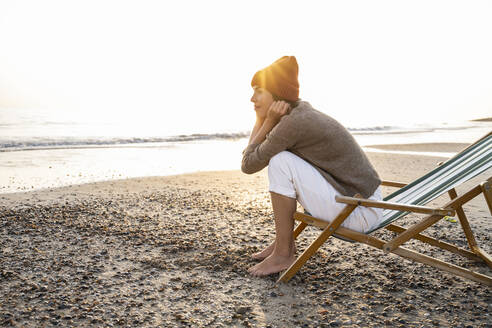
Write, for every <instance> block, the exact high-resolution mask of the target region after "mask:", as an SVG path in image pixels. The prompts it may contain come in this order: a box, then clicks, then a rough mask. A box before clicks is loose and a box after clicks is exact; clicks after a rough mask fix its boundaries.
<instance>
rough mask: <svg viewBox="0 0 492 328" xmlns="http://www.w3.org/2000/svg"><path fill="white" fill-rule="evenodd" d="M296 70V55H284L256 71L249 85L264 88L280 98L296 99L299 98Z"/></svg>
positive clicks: (297, 68)
mask: <svg viewBox="0 0 492 328" xmlns="http://www.w3.org/2000/svg"><path fill="white" fill-rule="evenodd" d="M298 71H299V67H298V66H297V60H296V57H294V56H284V57H282V58H280V59H277V60H276V61H275V62H274V63H273V64H271V65H270V66H268V67H265V68H264V69H262V70H259V71H258V72H256V74H255V75H254V76H253V80H251V86H252V87H254V86H257V87H260V88H264V89H266V90H268V92H270V93H271V94H274V95H275V96H277V97H279V98H281V99H285V100H289V101H296V100H298V99H299V81H298V80H297V73H298Z"/></svg>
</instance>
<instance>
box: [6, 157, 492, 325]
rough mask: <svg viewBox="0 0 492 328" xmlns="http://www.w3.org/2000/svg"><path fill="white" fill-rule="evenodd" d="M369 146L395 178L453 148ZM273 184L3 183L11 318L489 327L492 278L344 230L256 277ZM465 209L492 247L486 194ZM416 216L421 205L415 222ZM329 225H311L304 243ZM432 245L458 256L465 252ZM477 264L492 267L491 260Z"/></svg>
mask: <svg viewBox="0 0 492 328" xmlns="http://www.w3.org/2000/svg"><path fill="white" fill-rule="evenodd" d="M368 156H369V157H370V160H371V162H372V163H373V164H374V166H375V167H376V169H377V170H378V172H379V173H380V175H381V177H382V178H384V179H387V180H393V181H401V182H410V181H412V180H413V179H415V178H417V177H418V176H420V175H422V174H424V173H425V172H427V171H428V170H429V169H431V168H433V167H435V165H436V164H437V162H439V161H441V160H442V158H441V157H430V156H414V155H393V154H385V153H368ZM486 175H487V174H485V176H486ZM483 177H484V175H482V176H479V177H477V178H475V179H473V180H472V181H470V183H467V185H470V184H476V183H478V182H480V181H481V180H483ZM267 187H268V180H267V174H266V170H262V171H261V172H258V173H256V174H253V175H245V174H242V173H241V172H240V171H237V170H235V171H215V172H196V173H191V174H184V175H175V176H165V177H145V178H132V179H126V180H113V181H106V182H96V183H91V184H82V185H76V186H69V187H61V188H51V189H48V190H42V191H34V192H27V193H16V194H3V195H0V204H1V205H0V213H1V215H0V220H1V222H2V225H1V226H2V227H3V228H2V229H1V230H0V240H2V252H1V253H0V264H1V267H2V270H1V272H0V280H1V282H2V283H1V284H0V294H1V295H2V299H1V302H0V311H1V312H2V314H3V317H2V318H0V320H2V321H0V322H1V323H2V324H3V325H13V326H15V325H20V326H25V327H38V326H43V325H48V326H50V325H62V326H65V325H66V326H98V325H121V326H133V327H154V326H163V327H175V326H198V327H202V326H203V327H206V326H211V327H212V326H213V327H230V326H237V327H243V326H245V327H272V328H276V327H299V326H306V327H332V326H344V327H359V326H365V327H381V326H384V325H390V326H411V327H413V326H436V325H437V326H455V327H456V326H463V327H465V326H474V327H488V325H490V320H491V317H490V313H491V310H492V305H491V304H492V291H491V290H490V289H489V288H486V287H484V286H482V285H479V284H478V283H475V282H472V281H468V280H465V279H462V278H459V277H454V276H452V275H450V274H448V273H443V272H441V271H438V270H436V269H434V268H431V267H428V266H424V265H419V264H415V263H413V262H408V261H405V260H403V259H401V258H397V257H394V256H392V255H385V254H384V253H382V252H379V251H377V250H374V249H369V248H367V247H365V246H361V245H359V246H357V247H356V245H352V244H348V243H344V242H341V241H339V240H336V239H334V240H331V241H330V242H328V243H327V244H325V245H324V246H323V247H322V248H321V250H320V251H319V252H318V253H317V255H315V256H314V257H313V258H312V259H310V260H309V262H308V263H307V264H306V266H305V267H304V268H303V269H302V270H301V271H300V272H299V273H298V274H297V275H296V276H295V277H294V278H293V279H292V280H291V281H290V282H289V283H288V284H280V285H277V284H276V283H275V280H276V278H277V275H272V276H269V277H266V278H254V277H251V276H249V275H248V274H247V268H248V267H250V266H252V265H253V264H254V263H255V261H253V260H251V259H250V257H249V256H250V255H251V254H252V253H253V252H256V251H258V250H260V249H261V248H263V247H265V246H266V245H267V244H268V243H269V242H271V240H272V239H273V237H274V226H273V222H272V211H271V206H270V201H269V194H268V191H267V190H268V189H267ZM391 191H392V189H391V188H386V187H385V188H384V189H383V193H384V194H386V193H388V192H391ZM461 191H462V189H458V193H460V192H461ZM465 210H466V211H467V215H468V217H469V219H470V223H471V224H472V226H473V227H474V228H477V227H478V229H477V230H476V232H477V235H476V238H477V241H478V243H479V244H480V246H482V247H483V248H484V250H485V251H488V252H489V253H490V252H491V247H492V245H491V244H490V241H489V240H490V236H491V235H492V222H490V213H489V212H488V208H487V205H486V203H485V202H484V200H483V199H481V198H478V197H477V199H474V200H473V201H472V202H471V203H470V206H468V207H466V208H465ZM415 220H417V217H413V216H412V217H410V216H409V218H408V221H406V222H415ZM402 223H403V222H402ZM318 233H319V232H318V231H317V230H314V229H307V231H306V232H305V233H303V236H302V238H300V239H299V241H298V249H299V250H300V251H301V250H302V249H304V248H305V247H306V246H307V245H308V244H309V243H310V242H311V241H312V240H313V238H314V236H315V235H317V234H318ZM429 233H430V234H431V235H433V234H435V235H438V236H442V235H443V234H444V236H445V239H448V240H452V241H458V242H459V243H460V244H462V245H463V247H466V241H465V240H464V237H463V236H462V234H460V229H459V226H458V224H456V223H450V222H448V221H442V222H439V223H438V224H437V225H436V226H435V227H433V228H432V229H430V231H429ZM417 248H419V249H421V246H417ZM423 248H424V250H425V252H429V254H433V255H436V256H438V257H440V258H443V259H444V260H447V261H451V262H453V261H456V260H457V259H458V258H457V256H453V255H448V254H441V252H440V251H438V252H437V253H434V252H435V251H434V250H433V249H431V248H428V247H427V246H423ZM298 255H299V253H298ZM459 261H461V259H459ZM467 263H468V262H467ZM469 267H470V268H473V269H474V270H478V271H481V272H484V273H487V274H490V269H488V268H487V267H486V266H485V265H483V264H480V263H474V262H471V263H470V264H469Z"/></svg>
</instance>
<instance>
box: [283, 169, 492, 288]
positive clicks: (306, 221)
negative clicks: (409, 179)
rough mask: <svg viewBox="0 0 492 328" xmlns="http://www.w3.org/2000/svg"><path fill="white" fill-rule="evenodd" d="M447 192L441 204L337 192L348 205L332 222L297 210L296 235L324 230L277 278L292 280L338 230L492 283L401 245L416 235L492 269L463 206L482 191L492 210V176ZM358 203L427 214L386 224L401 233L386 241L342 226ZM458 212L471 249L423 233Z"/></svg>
mask: <svg viewBox="0 0 492 328" xmlns="http://www.w3.org/2000/svg"><path fill="white" fill-rule="evenodd" d="M382 185H383V186H392V187H404V186H405V185H406V184H403V183H399V182H390V181H383V183H382ZM448 194H449V196H450V198H451V200H450V201H449V202H448V203H447V204H445V205H444V206H443V207H441V208H433V207H427V206H415V205H404V204H397V203H391V202H385V201H373V200H368V199H362V198H360V197H358V196H357V195H356V197H345V196H338V197H336V200H337V202H341V203H345V204H346V206H345V208H344V209H343V210H342V211H341V212H340V213H339V214H338V216H337V217H336V218H335V219H334V220H333V221H332V222H326V221H322V220H320V219H317V218H315V217H312V216H310V215H308V214H305V213H301V212H296V213H295V214H294V219H295V220H298V221H300V223H299V224H298V225H297V227H296V229H295V230H294V232H293V235H294V239H296V238H297V237H298V236H299V234H300V233H301V232H302V231H303V230H304V229H305V228H306V227H307V226H308V225H312V226H316V227H318V228H321V229H323V231H322V232H321V234H320V235H319V236H318V238H316V239H315V240H314V241H313V242H312V243H311V245H310V246H309V247H308V248H307V249H306V250H305V251H304V252H303V253H302V254H301V255H300V256H299V257H298V258H297V260H296V261H295V262H294V263H293V264H292V265H291V266H290V267H289V268H288V269H287V270H286V271H285V272H284V273H283V274H282V275H281V276H280V278H279V279H278V282H287V281H289V280H290V279H291V278H292V277H293V276H294V275H295V274H296V272H297V271H299V269H300V268H301V267H302V266H303V265H304V264H305V263H306V261H307V260H308V259H309V258H310V257H311V256H312V255H313V254H314V253H315V252H316V251H317V250H318V249H319V247H321V245H323V243H324V242H325V241H326V240H327V239H328V238H329V237H330V236H332V235H333V234H336V236H341V237H343V238H346V239H349V240H353V241H357V242H360V243H364V244H366V245H369V246H372V247H375V248H378V249H381V250H383V251H384V252H386V253H393V254H396V255H399V256H401V257H404V258H407V259H410V260H413V261H416V262H420V263H424V264H427V265H430V266H433V267H435V268H438V269H441V270H444V271H447V272H449V273H452V274H455V275H458V276H461V277H464V278H467V279H471V280H473V281H476V282H480V283H483V284H485V285H487V286H492V277H490V276H488V275H484V274H481V273H478V272H474V271H471V270H469V269H465V268H463V267H460V266H457V265H454V264H451V263H447V262H444V261H441V260H438V259H435V258H433V257H430V256H427V255H424V254H421V253H418V252H416V251H412V250H409V249H407V248H403V247H402V245H403V244H404V243H405V242H407V241H408V240H410V239H416V240H419V241H421V242H424V243H426V244H429V245H432V246H436V247H439V248H441V249H443V250H446V251H450V252H452V253H455V254H458V255H461V256H464V257H467V258H469V259H471V260H474V261H484V262H485V263H486V264H487V265H488V266H489V268H491V269H492V257H491V256H490V255H489V254H487V253H486V252H485V251H483V250H482V249H481V248H480V247H479V246H478V245H477V242H476V239H475V237H474V235H473V232H472V230H471V227H470V224H469V222H468V219H467V218H466V216H465V213H464V211H463V208H462V206H463V205H464V204H465V203H467V202H469V201H470V200H472V199H473V198H475V197H476V196H478V195H479V194H483V195H484V197H485V200H486V202H487V204H488V207H489V210H490V212H491V214H492V177H490V178H489V179H488V180H487V181H485V182H483V183H482V184H480V185H477V186H475V187H474V188H472V189H470V190H469V191H467V192H466V193H464V194H463V195H461V196H458V195H457V193H456V190H455V189H454V188H453V189H450V190H449V191H448ZM357 206H366V207H378V208H383V209H391V210H400V211H406V212H411V213H423V214H427V216H426V217H425V218H423V219H422V220H421V221H420V222H418V223H417V224H415V225H413V226H411V227H409V228H407V229H406V228H403V227H400V226H397V225H395V224H389V225H387V226H385V227H384V228H385V229H387V230H389V231H392V232H396V233H398V235H397V236H396V237H394V238H393V239H391V240H389V241H384V240H381V239H378V238H376V237H373V236H370V235H368V234H364V233H360V232H357V231H354V230H350V229H347V228H344V227H341V226H340V225H341V224H342V223H343V221H344V220H345V219H346V218H347V217H348V216H349V215H350V213H352V211H353V210H354V209H355V208H356V207H357ZM455 214H456V215H457V216H458V218H459V222H460V224H461V227H462V228H463V231H464V233H465V236H466V239H467V241H468V245H469V247H470V250H471V251H469V250H466V249H463V248H460V247H457V246H455V245H452V244H449V243H446V242H442V241H439V240H437V239H434V238H432V237H429V236H426V235H423V234H422V232H423V231H424V230H425V229H427V228H428V227H430V226H432V225H433V224H435V223H436V222H438V221H439V220H441V219H442V218H443V217H445V216H452V215H455Z"/></svg>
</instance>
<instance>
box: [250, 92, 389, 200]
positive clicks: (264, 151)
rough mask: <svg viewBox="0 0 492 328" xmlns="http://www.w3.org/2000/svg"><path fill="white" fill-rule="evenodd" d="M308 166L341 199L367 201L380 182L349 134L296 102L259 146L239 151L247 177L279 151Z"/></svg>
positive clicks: (321, 114) (306, 104)
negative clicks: (339, 195) (363, 198)
mask: <svg viewBox="0 0 492 328" xmlns="http://www.w3.org/2000/svg"><path fill="white" fill-rule="evenodd" d="M284 150H287V151H290V152H292V153H294V154H296V155H297V156H299V157H301V158H303V159H304V160H306V161H307V162H309V163H311V164H312V165H313V166H314V167H315V168H316V169H317V170H318V171H319V172H320V173H321V175H322V176H323V177H324V178H325V179H326V180H327V181H328V182H329V183H330V184H331V185H332V186H333V187H334V188H335V189H336V190H338V191H339V192H340V193H341V194H342V195H346V196H353V195H355V194H357V193H359V194H361V195H362V196H363V197H365V198H368V197H370V196H371V195H372V194H373V193H374V191H375V190H376V189H377V187H378V186H379V185H380V184H381V180H380V179H379V176H378V174H377V172H376V170H375V169H374V167H373V166H372V165H371V163H370V162H369V159H368V158H367V156H366V154H365V153H364V152H363V151H362V149H361V148H360V146H359V145H358V144H357V142H356V141H355V139H354V137H353V136H352V135H351V134H350V132H349V131H348V130H347V129H346V128H345V127H343V126H342V125H341V124H340V123H338V122H337V121H336V120H334V119H333V118H331V117H330V116H328V115H326V114H324V113H321V112H319V111H317V110H316V109H314V108H313V107H312V106H311V105H310V104H309V103H308V102H305V101H300V102H299V103H298V105H297V106H296V107H294V108H293V109H292V110H291V112H290V113H289V114H288V115H285V116H283V117H282V118H281V119H280V122H279V123H278V124H277V125H276V126H275V127H274V128H273V129H272V131H270V133H269V134H268V135H267V136H266V139H265V141H263V142H262V143H261V144H251V145H249V146H248V147H247V148H246V149H245V150H244V151H243V160H242V165H241V170H242V171H243V172H244V173H247V174H251V173H255V172H257V171H260V170H261V169H263V168H264V167H265V166H267V165H268V163H269V161H270V158H272V157H273V156H274V155H276V154H278V153H279V152H281V151H284Z"/></svg>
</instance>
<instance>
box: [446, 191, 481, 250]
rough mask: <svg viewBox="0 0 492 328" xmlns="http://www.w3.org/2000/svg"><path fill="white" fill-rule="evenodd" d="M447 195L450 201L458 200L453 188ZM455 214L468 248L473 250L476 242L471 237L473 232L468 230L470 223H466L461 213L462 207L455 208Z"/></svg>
mask: <svg viewBox="0 0 492 328" xmlns="http://www.w3.org/2000/svg"><path fill="white" fill-rule="evenodd" d="M448 194H449V196H450V197H451V199H456V198H458V194H457V193H456V190H455V189H454V188H453V189H451V190H449V191H448ZM456 214H457V215H458V219H459V220H460V224H461V227H462V228H463V231H464V232H465V236H466V239H467V240H468V245H469V246H470V249H472V250H473V247H475V246H477V241H476V239H475V236H474V235H473V232H472V230H471V228H470V223H469V222H468V219H467V218H466V215H465V212H464V211H463V207H461V205H460V206H457V207H456Z"/></svg>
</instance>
